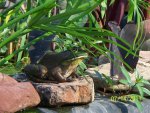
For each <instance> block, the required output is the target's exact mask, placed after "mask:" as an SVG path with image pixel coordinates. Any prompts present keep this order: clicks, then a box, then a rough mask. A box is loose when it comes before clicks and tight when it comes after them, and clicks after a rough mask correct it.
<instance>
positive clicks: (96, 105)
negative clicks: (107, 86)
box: [38, 94, 150, 113]
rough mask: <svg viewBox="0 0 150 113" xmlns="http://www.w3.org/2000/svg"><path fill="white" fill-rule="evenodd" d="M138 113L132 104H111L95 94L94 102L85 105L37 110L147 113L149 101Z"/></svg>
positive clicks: (144, 103) (86, 112)
mask: <svg viewBox="0 0 150 113" xmlns="http://www.w3.org/2000/svg"><path fill="white" fill-rule="evenodd" d="M141 103H142V106H143V110H142V112H140V111H139V110H138V108H137V107H136V105H135V103H133V102H125V103H123V102H119V101H116V102H113V101H111V99H110V98H107V97H104V96H101V95H99V94H96V96H95V100H94V101H93V102H91V103H89V104H87V105H81V106H65V107H58V108H41V107H40V108H38V110H39V112H40V113H149V112H148V111H149V107H150V100H149V99H144V100H143V101H142V102H141Z"/></svg>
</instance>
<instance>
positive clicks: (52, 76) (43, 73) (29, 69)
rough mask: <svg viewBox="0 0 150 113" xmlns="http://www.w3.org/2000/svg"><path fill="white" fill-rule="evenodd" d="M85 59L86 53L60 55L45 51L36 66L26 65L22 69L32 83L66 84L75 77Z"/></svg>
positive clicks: (70, 52)
mask: <svg viewBox="0 0 150 113" xmlns="http://www.w3.org/2000/svg"><path fill="white" fill-rule="evenodd" d="M86 57H87V54H86V53H83V52H77V53H74V52H72V51H69V50H66V51H63V52H60V53H56V52H52V51H47V52H46V53H45V54H44V55H43V56H42V57H41V59H40V60H39V61H38V62H37V64H28V65H27V66H25V68H24V69H23V72H24V73H26V74H27V75H28V76H29V78H31V80H32V81H34V82H58V83H59V82H67V81H70V79H69V78H70V76H73V75H75V74H74V73H75V71H76V68H77V66H78V65H79V63H81V62H82V61H83V59H85V58H86Z"/></svg>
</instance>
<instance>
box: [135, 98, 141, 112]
mask: <svg viewBox="0 0 150 113" xmlns="http://www.w3.org/2000/svg"><path fill="white" fill-rule="evenodd" d="M134 103H135V104H136V106H137V108H138V109H139V111H140V112H142V111H143V106H142V104H141V102H140V101H139V100H138V99H136V98H135V102H134Z"/></svg>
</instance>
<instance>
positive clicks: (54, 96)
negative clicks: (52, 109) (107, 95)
mask: <svg viewBox="0 0 150 113" xmlns="http://www.w3.org/2000/svg"><path fill="white" fill-rule="evenodd" d="M34 86H35V88H36V90H37V91H38V93H39V95H40V97H41V106H62V105H67V104H86V103H89V102H92V101H93V100H94V84H93V80H92V78H90V77H87V80H86V79H79V80H76V81H73V82H65V83H59V84H54V83H34Z"/></svg>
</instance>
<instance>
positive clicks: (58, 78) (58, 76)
mask: <svg viewBox="0 0 150 113" xmlns="http://www.w3.org/2000/svg"><path fill="white" fill-rule="evenodd" d="M52 76H53V77H54V79H55V80H56V81H58V82H67V79H66V78H65V77H64V76H63V75H62V69H61V68H60V67H55V68H54V69H53V70H52Z"/></svg>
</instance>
